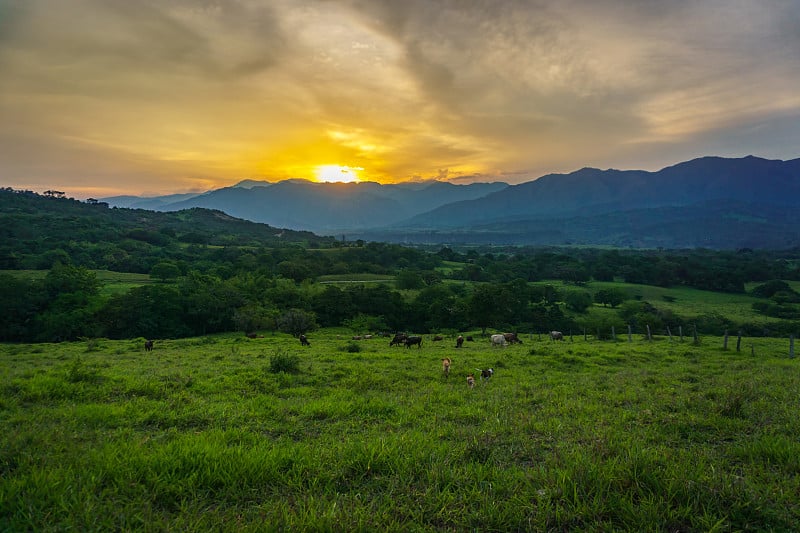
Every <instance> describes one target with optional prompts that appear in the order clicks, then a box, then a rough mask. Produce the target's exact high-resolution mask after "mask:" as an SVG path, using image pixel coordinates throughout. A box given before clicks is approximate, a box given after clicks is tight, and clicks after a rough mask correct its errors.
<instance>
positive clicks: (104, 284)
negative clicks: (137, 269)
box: [0, 270, 153, 295]
mask: <svg viewBox="0 0 800 533" xmlns="http://www.w3.org/2000/svg"><path fill="white" fill-rule="evenodd" d="M48 272H49V271H48V270H0V273H4V274H11V275H12V276H17V277H20V278H27V279H44V278H45V276H47V273H48ZM92 272H94V273H95V275H96V276H97V280H98V281H99V282H100V287H101V291H102V293H103V294H109V295H110V294H123V293H126V292H128V291H129V290H131V289H132V288H133V287H138V286H140V285H145V284H148V283H152V282H153V281H152V280H151V279H150V275H149V274H134V273H130V272H112V271H110V270H93V271H92Z"/></svg>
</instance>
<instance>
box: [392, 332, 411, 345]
mask: <svg viewBox="0 0 800 533" xmlns="http://www.w3.org/2000/svg"><path fill="white" fill-rule="evenodd" d="M407 338H408V335H406V334H405V333H395V334H394V338H393V339H392V340H390V341H389V346H394V345H395V344H403V343H404V342H405V341H406V339H407Z"/></svg>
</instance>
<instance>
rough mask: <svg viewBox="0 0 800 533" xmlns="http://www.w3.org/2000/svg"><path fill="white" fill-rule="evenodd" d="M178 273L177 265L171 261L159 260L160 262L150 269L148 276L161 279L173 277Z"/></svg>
mask: <svg viewBox="0 0 800 533" xmlns="http://www.w3.org/2000/svg"><path fill="white" fill-rule="evenodd" d="M180 275H181V269H180V268H178V265H176V264H175V263H173V262H171V261H161V262H160V263H156V264H155V265H154V266H153V268H151V269H150V276H152V277H154V278H158V279H160V280H161V281H167V280H170V279H175V278H177V277H178V276H180Z"/></svg>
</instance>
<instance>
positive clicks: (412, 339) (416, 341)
mask: <svg viewBox="0 0 800 533" xmlns="http://www.w3.org/2000/svg"><path fill="white" fill-rule="evenodd" d="M403 342H404V343H405V345H406V348H411V345H412V344H416V345H417V349H419V348H422V337H406V340H405V341H403Z"/></svg>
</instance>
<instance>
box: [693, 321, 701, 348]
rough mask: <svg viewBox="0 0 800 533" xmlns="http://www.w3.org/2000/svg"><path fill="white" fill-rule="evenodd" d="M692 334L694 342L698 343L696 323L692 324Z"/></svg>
mask: <svg viewBox="0 0 800 533" xmlns="http://www.w3.org/2000/svg"><path fill="white" fill-rule="evenodd" d="M692 335H693V337H694V343H695V344H700V342H699V341H698V340H697V324H692Z"/></svg>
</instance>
